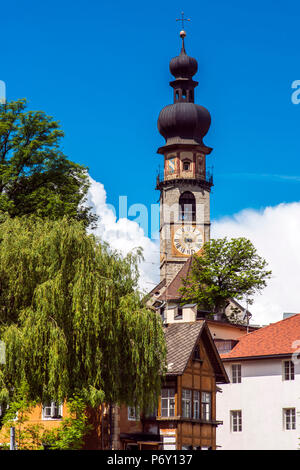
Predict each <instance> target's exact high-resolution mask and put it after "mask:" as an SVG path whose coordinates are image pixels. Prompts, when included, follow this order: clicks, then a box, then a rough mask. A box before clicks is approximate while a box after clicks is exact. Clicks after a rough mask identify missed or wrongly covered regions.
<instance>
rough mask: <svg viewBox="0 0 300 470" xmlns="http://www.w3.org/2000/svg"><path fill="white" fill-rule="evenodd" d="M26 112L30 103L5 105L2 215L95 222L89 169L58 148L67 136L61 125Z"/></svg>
mask: <svg viewBox="0 0 300 470" xmlns="http://www.w3.org/2000/svg"><path fill="white" fill-rule="evenodd" d="M25 109H26V100H25V99H21V100H18V101H11V102H8V103H5V104H0V211H3V212H8V213H9V214H10V216H12V217H15V216H22V215H29V214H36V215H38V216H40V217H48V218H51V219H58V218H60V217H63V216H68V217H69V218H73V219H77V220H82V221H83V222H84V223H85V225H86V226H87V225H89V224H91V223H92V222H94V220H95V216H94V215H92V214H91V213H90V209H89V208H88V207H87V206H86V204H84V203H85V201H86V195H87V191H88V187H89V179H88V175H87V168H85V167H84V166H81V165H78V164H76V163H73V162H71V161H69V160H68V159H67V158H66V156H65V155H64V154H63V153H62V152H61V150H60V149H59V143H60V140H61V138H62V137H63V136H64V133H63V131H62V130H61V129H60V127H59V123H58V122H57V121H54V120H53V119H52V117H50V116H47V115H46V114H45V113H44V112H42V111H25Z"/></svg>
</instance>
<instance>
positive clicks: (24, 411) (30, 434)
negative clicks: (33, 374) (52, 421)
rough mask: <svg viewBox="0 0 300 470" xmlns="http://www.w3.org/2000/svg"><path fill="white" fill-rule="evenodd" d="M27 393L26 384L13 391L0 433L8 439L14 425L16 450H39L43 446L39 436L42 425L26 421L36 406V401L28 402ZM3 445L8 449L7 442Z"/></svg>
mask: <svg viewBox="0 0 300 470" xmlns="http://www.w3.org/2000/svg"><path fill="white" fill-rule="evenodd" d="M27 394H28V386H27V384H24V383H23V384H20V388H19V389H18V390H16V391H15V393H14V399H13V400H12V401H10V403H9V408H8V409H7V410H6V413H5V415H4V419H3V428H2V429H1V434H2V435H3V436H5V438H6V441H9V438H10V428H11V427H14V428H15V443H16V447H17V449H18V450H39V449H42V448H43V446H42V438H41V434H42V430H43V426H42V425H40V424H35V423H28V420H29V415H30V413H31V411H32V410H33V408H34V407H35V406H36V402H34V401H31V402H28V400H27V398H26V396H27ZM5 447H6V448H7V449H8V448H9V444H7V445H6V446H4V448H5ZM2 448H3V446H2Z"/></svg>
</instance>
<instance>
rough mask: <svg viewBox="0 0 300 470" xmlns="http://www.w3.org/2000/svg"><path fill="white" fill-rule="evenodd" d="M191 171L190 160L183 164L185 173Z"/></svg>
mask: <svg viewBox="0 0 300 470" xmlns="http://www.w3.org/2000/svg"><path fill="white" fill-rule="evenodd" d="M190 169H191V162H190V161H189V160H186V161H185V162H183V171H190Z"/></svg>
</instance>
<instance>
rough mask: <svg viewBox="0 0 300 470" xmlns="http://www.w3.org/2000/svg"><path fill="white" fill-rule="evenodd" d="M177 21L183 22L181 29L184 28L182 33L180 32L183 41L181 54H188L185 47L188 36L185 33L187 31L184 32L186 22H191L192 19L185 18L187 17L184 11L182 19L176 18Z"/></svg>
mask: <svg viewBox="0 0 300 470" xmlns="http://www.w3.org/2000/svg"><path fill="white" fill-rule="evenodd" d="M176 21H181V27H182V29H181V31H180V33H179V34H180V37H181V39H182V48H181V54H186V52H185V47H184V38H185V36H186V32H185V30H184V22H185V21H191V19H190V18H185V17H184V12H183V11H182V12H181V18H176Z"/></svg>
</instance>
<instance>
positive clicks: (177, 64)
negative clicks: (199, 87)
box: [170, 31, 198, 78]
mask: <svg viewBox="0 0 300 470" xmlns="http://www.w3.org/2000/svg"><path fill="white" fill-rule="evenodd" d="M180 36H181V38H182V48H181V52H180V55H179V56H177V57H174V58H173V59H172V60H171V62H170V72H171V74H172V75H174V77H175V78H192V77H193V76H194V75H195V74H196V73H197V70H198V63H197V61H196V59H194V58H193V57H190V56H188V55H187V53H186V52H185V47H184V37H185V31H181V33H180Z"/></svg>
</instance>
